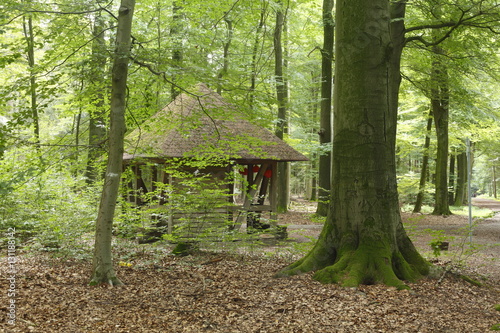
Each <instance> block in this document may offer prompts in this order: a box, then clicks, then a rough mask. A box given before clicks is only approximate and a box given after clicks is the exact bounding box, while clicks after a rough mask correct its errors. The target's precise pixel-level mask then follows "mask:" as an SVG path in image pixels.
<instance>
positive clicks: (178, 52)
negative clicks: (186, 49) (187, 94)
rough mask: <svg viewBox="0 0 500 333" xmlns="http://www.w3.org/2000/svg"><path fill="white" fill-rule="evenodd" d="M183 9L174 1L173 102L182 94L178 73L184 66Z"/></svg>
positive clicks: (171, 92)
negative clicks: (178, 83) (178, 86)
mask: <svg viewBox="0 0 500 333" xmlns="http://www.w3.org/2000/svg"><path fill="white" fill-rule="evenodd" d="M181 9H182V7H181V6H180V5H179V1H174V2H173V3H172V25H171V27H170V37H171V38H172V65H173V67H174V68H173V71H174V74H172V77H171V80H172V82H173V84H172V87H171V91H170V95H171V98H172V100H174V99H175V98H176V97H177V96H178V95H179V93H180V91H179V88H177V86H176V84H177V82H178V80H177V79H178V76H179V75H178V72H180V68H181V64H182V59H183V56H182V36H181V27H182V14H181V13H180V11H181Z"/></svg>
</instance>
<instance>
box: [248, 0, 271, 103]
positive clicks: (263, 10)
mask: <svg viewBox="0 0 500 333" xmlns="http://www.w3.org/2000/svg"><path fill="white" fill-rule="evenodd" d="M266 3H267V1H265V0H263V1H261V4H262V8H261V10H260V19H259V24H258V25H257V29H256V32H255V40H254V44H253V50H252V65H251V68H252V72H251V73H250V92H249V93H250V96H249V98H248V101H249V103H250V108H251V109H252V110H254V109H255V105H254V102H255V89H256V87H257V63H258V61H257V55H258V51H259V44H260V43H261V39H262V35H261V34H262V28H263V27H264V23H265V17H266V12H267V6H266Z"/></svg>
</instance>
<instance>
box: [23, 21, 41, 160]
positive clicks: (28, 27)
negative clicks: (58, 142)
mask: <svg viewBox="0 0 500 333" xmlns="http://www.w3.org/2000/svg"><path fill="white" fill-rule="evenodd" d="M23 32H24V38H25V39H26V46H27V47H26V49H27V55H28V67H29V70H30V80H29V82H30V84H29V95H30V104H31V107H30V108H31V117H32V118H33V126H34V129H33V135H34V137H35V143H36V144H37V146H36V147H37V149H38V151H40V146H39V145H38V144H39V143H40V118H39V116H38V103H37V91H36V88H37V84H36V73H35V37H34V34H33V18H32V17H31V16H28V19H27V22H26V17H23Z"/></svg>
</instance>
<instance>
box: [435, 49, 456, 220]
mask: <svg viewBox="0 0 500 333" xmlns="http://www.w3.org/2000/svg"><path fill="white" fill-rule="evenodd" d="M434 54H435V56H434V60H433V62H432V73H431V108H432V114H433V116H434V126H435V128H436V140H437V156H436V192H435V203H434V211H433V212H432V214H434V215H451V211H450V206H449V201H448V154H449V151H448V118H449V98H450V97H449V89H448V73H447V69H446V65H445V64H443V62H442V61H441V59H440V58H439V57H440V55H442V54H443V50H442V49H441V48H439V47H438V46H435V47H434Z"/></svg>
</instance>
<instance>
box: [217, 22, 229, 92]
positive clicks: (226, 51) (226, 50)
mask: <svg viewBox="0 0 500 333" xmlns="http://www.w3.org/2000/svg"><path fill="white" fill-rule="evenodd" d="M224 22H226V26H227V36H226V42H225V43H224V54H223V64H222V69H221V70H220V72H219V75H217V79H218V85H217V93H218V94H219V95H221V94H222V78H223V77H224V76H225V75H227V71H228V70H229V47H230V46H231V41H232V40H233V21H231V19H230V18H229V17H228V14H226V16H225V17H224Z"/></svg>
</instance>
